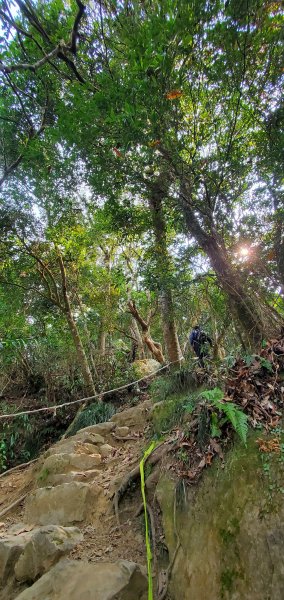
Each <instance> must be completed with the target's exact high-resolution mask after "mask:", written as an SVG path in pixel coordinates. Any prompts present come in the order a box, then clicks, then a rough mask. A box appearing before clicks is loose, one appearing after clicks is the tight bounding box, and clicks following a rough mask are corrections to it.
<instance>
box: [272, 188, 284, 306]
mask: <svg viewBox="0 0 284 600" xmlns="http://www.w3.org/2000/svg"><path fill="white" fill-rule="evenodd" d="M270 193H271V195H272V198H273V207H274V249H275V257H276V264H277V271H278V277H279V282H280V285H281V295H282V296H284V199H283V193H282V195H281V194H280V192H279V194H277V192H275V191H274V189H271V187H270Z"/></svg>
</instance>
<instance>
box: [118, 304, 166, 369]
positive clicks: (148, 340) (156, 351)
mask: <svg viewBox="0 0 284 600" xmlns="http://www.w3.org/2000/svg"><path fill="white" fill-rule="evenodd" d="M127 306H128V308H129V310H130V312H131V314H132V316H133V317H134V319H135V320H136V321H137V323H139V325H140V327H141V330H142V335H141V337H142V340H143V343H145V344H146V346H147V348H149V350H150V352H151V354H152V356H153V357H154V358H155V359H156V360H157V361H158V362H159V363H161V364H163V363H164V362H165V357H164V355H163V351H162V346H161V344H159V343H158V342H154V340H153V338H152V337H151V335H150V320H148V321H145V320H144V319H143V317H141V315H140V314H139V312H138V310H137V308H136V304H135V302H134V301H132V300H129V301H128V303H127Z"/></svg>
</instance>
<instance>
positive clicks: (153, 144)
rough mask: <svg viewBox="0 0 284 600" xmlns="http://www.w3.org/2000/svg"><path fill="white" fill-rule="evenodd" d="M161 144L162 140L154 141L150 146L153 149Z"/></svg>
mask: <svg viewBox="0 0 284 600" xmlns="http://www.w3.org/2000/svg"><path fill="white" fill-rule="evenodd" d="M160 143H161V140H153V142H150V144H149V146H150V147H151V148H155V146H159V144H160Z"/></svg>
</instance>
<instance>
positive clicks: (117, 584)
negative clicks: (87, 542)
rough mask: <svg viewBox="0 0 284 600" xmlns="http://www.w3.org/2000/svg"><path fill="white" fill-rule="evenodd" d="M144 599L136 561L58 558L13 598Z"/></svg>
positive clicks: (143, 583) (143, 577) (144, 579)
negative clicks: (93, 561) (53, 564)
mask: <svg viewBox="0 0 284 600" xmlns="http://www.w3.org/2000/svg"><path fill="white" fill-rule="evenodd" d="M47 598H48V600H66V598H68V600H79V599H80V598H82V599H84V600H146V598H147V577H146V575H145V573H144V572H143V571H142V569H141V567H140V566H139V565H137V564H136V563H133V562H129V561H126V560H120V561H118V562H116V563H98V564H89V563H87V562H84V561H72V560H61V561H60V562H59V563H58V564H57V565H56V566H55V567H53V568H52V569H51V570H50V571H49V572H48V573H46V574H45V575H43V576H42V577H41V578H40V579H39V580H38V581H36V583H34V584H33V585H32V586H31V587H30V588H28V589H27V590H25V591H24V592H22V593H21V594H20V595H19V596H17V599H16V600H45V599H46V600H47Z"/></svg>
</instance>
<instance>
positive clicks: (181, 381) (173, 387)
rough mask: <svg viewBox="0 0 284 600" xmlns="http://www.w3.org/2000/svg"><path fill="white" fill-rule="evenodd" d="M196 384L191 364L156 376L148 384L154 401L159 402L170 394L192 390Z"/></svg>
mask: <svg viewBox="0 0 284 600" xmlns="http://www.w3.org/2000/svg"><path fill="white" fill-rule="evenodd" d="M197 386H198V382H197V380H196V378H195V374H194V372H192V366H191V367H190V366H187V365H184V366H183V367H181V368H180V369H178V370H176V371H173V372H172V373H169V374H167V375H164V376H162V377H159V378H157V379H156V380H155V381H153V383H152V384H151V386H150V393H151V396H152V398H153V400H154V402H161V401H163V400H165V399H166V398H168V397H169V396H171V395H172V394H178V393H182V392H187V391H194V390H196V388H197Z"/></svg>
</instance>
